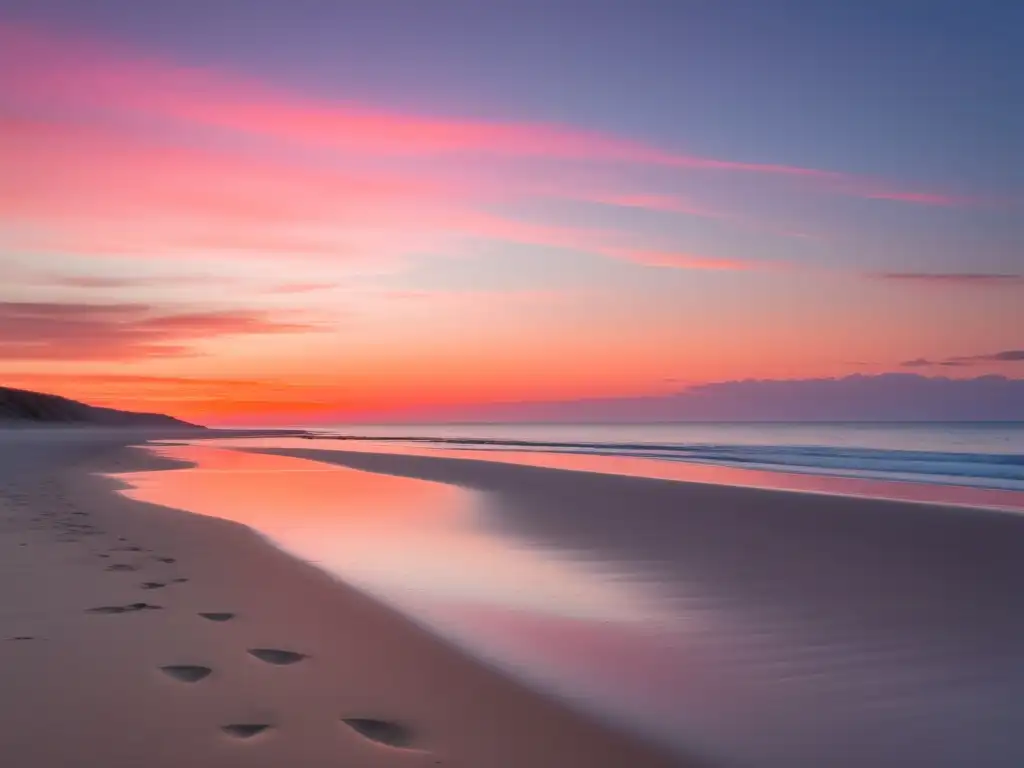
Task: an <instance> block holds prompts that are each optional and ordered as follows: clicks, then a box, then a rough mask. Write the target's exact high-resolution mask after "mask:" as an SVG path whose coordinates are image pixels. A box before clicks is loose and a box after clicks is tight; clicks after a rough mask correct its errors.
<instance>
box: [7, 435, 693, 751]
mask: <svg viewBox="0 0 1024 768" xmlns="http://www.w3.org/2000/svg"><path fill="white" fill-rule="evenodd" d="M49 434H51V435H52V434H54V433H52V432H50V433H49ZM24 435H25V432H22V431H19V434H18V436H17V438H14V439H11V436H10V435H7V436H4V440H3V445H4V448H5V449H6V450H5V453H7V454H11V455H13V456H15V457H17V456H18V455H20V456H21V460H20V464H19V465H18V466H17V467H14V465H10V466H9V467H8V468H7V469H8V471H6V472H4V473H2V474H0V482H2V483H3V489H4V490H5V494H4V496H5V497H6V498H5V501H4V502H3V504H2V507H0V509H2V517H0V526H2V527H0V530H2V532H3V533H2V535H0V561H2V563H3V565H2V569H3V571H2V572H3V579H2V584H3V585H2V586H0V595H2V598H3V599H2V600H0V605H3V606H4V608H3V612H2V614H0V663H2V665H3V667H4V668H5V671H6V672H7V674H6V675H5V683H6V685H5V688H4V689H3V690H2V691H0V712H2V713H3V714H4V716H5V729H4V733H3V735H2V736H0V754H4V755H5V756H11V757H12V758H13V762H14V763H16V764H19V765H22V764H23V765H32V766H33V768H48V767H49V766H64V765H70V764H75V763H76V761H80V760H81V759H82V756H83V755H88V760H89V762H90V763H95V764H97V765H99V764H103V765H109V766H124V767H125V768H128V766H136V765H139V764H145V765H147V766H151V767H152V768H165V767H166V768H180V766H182V765H190V766H197V767H198V768H202V767H204V766H210V768H214V767H216V766H233V765H239V766H241V765H246V766H264V765H266V766H267V767H268V768H270V766H280V765H290V764H302V765H308V766H318V765H323V766H325V767H326V766H328V765H329V766H334V765H338V764H341V763H348V764H353V765H360V766H364V765H365V766H385V767H387V766H421V765H451V766H461V767H463V768H470V767H471V766H487V767H488V768H490V766H507V767H508V768H519V766H523V765H531V766H552V768H554V767H555V766H580V768H583V767H584V766H607V767H608V768H616V767H617V766H625V765H636V766H651V767H652V768H655V767H660V766H672V765H674V766H690V765H693V766H696V765H697V762H695V761H686V760H684V759H682V758H677V757H674V756H669V755H666V754H664V753H662V752H661V751H659V750H658V749H657V748H655V747H653V746H651V745H648V744H644V743H641V742H639V741H638V740H635V739H633V738H632V737H630V736H627V735H625V734H623V733H619V732H616V731H613V730H611V729H609V728H607V727H604V726H602V725H600V724H598V723H595V722H592V721H590V720H589V719H587V718H585V717H584V716H582V715H579V714H577V713H576V712H575V711H572V710H570V709H568V708H566V707H563V706H562V705H561V704H559V703H558V702H555V701H553V700H551V699H548V698H547V697H544V696H542V695H541V694H537V693H535V692H533V691H532V690H529V689H527V688H525V687H523V686H521V685H520V684H518V683H517V682H515V681H514V680H512V679H510V678H508V677H505V676H503V675H501V674H500V673H498V672H496V671H494V670H493V669H491V668H489V667H487V666H485V665H483V664H478V663H477V662H476V661H474V660H472V659H471V658H469V657H468V656H466V655H464V654H463V653H462V652H461V651H458V650H456V649H455V648H453V647H451V646H450V645H449V644H447V643H445V642H444V641H442V640H440V639H439V638H437V637H435V636H434V635H432V634H431V633H429V632H428V631H426V630H424V629H421V628H420V627H419V626H417V625H416V624H414V623H413V622H411V621H409V620H407V619H405V618H404V617H402V616H401V615H399V614H397V613H396V612H394V611H392V610H391V609H390V608H388V607H386V606H384V605H381V604H379V603H378V602H376V601H375V600H373V599H372V598H370V597H367V596H366V595H364V594H363V593H361V592H359V591H357V590H355V589H353V588H350V587H347V586H346V585H344V584H343V583H340V582H339V581H338V580H337V579H335V578H334V577H332V576H330V575H328V574H326V573H324V572H322V571H320V570H319V569H317V568H316V567H314V566H312V565H309V564H307V563H304V562H302V561H300V560H298V559H296V558H294V557H292V556H291V555H288V554H286V553H284V552H283V551H281V550H279V549H277V548H275V547H274V546H273V545H271V544H270V543H269V542H267V541H265V540H264V539H263V538H262V537H261V536H260V535H259V534H258V533H256V532H254V531H252V530H251V529H248V528H246V527H245V526H242V525H239V524H237V523H232V522H228V521H225V520H219V519H216V518H210V517H205V516H202V515H197V514H194V513H191V512H186V511H181V510H177V509H171V508H166V507H159V506H155V505H151V504H146V503H143V502H138V501H133V500H131V499H128V498H126V497H124V496H122V495H121V494H117V493H115V490H116V488H117V487H118V486H119V485H121V483H120V482H119V481H117V480H116V479H114V478H110V477H102V476H100V475H98V474H97V473H103V474H109V473H117V472H130V471H145V470H150V469H158V468H168V464H167V462H165V461H161V460H151V459H148V458H146V455H147V454H148V452H147V451H144V450H142V449H140V448H131V447H129V444H131V443H137V442H138V441H139V439H140V437H139V435H136V434H132V435H126V434H123V433H122V434H113V435H111V434H104V435H102V436H92V437H90V436H89V435H88V434H86V433H84V432H81V433H77V434H76V439H74V440H71V441H67V440H60V439H58V440H54V439H43V440H36V441H30V442H33V443H37V444H38V445H37V446H36V447H37V448H39V449H40V450H39V451H34V450H31V449H29V450H25V445H24V441H23V439H22V438H23V437H24ZM164 436H166V437H169V438H170V439H178V438H180V436H178V435H173V436H171V435H164ZM212 436H213V435H203V436H193V437H194V438H195V437H198V438H199V439H200V440H203V439H204V438H207V437H212ZM217 436H218V437H220V436H225V435H223V433H221V434H219V435H217ZM150 437H153V438H159V437H161V435H155V434H154V435H150ZM19 443H21V444H22V445H21V446H20V447H19ZM57 444H59V450H55V445H57ZM62 454H63V455H62ZM12 467H13V471H12ZM132 548H138V551H135V550H133V549H132ZM165 561H167V562H165ZM112 566H125V569H124V570H122V569H120V568H117V569H113V568H112ZM128 569H131V570H128ZM179 580H184V581H179ZM147 584H149V585H154V584H159V587H152V588H149V589H147V588H146V587H145V585H147ZM139 603H143V604H146V605H153V606H156V605H159V606H160V607H159V608H152V609H148V608H147V609H139V610H125V611H123V612H120V613H117V612H103V611H104V610H106V609H122V608H126V607H127V606H132V605H137V604H139ZM97 609H100V610H97ZM200 613H211V614H221V613H230V614H233V616H232V617H231V618H230V620H227V621H215V620H208V619H206V618H203V617H201V616H200V615H199V614H200ZM354 628H356V629H357V631H353V630H354ZM15 638H27V639H15ZM29 638H30V639H29ZM260 648H266V649H271V650H278V651H286V652H288V653H296V654H301V658H300V659H299V660H297V661H296V663H294V664H287V665H286V666H282V667H278V666H276V665H275V663H274V662H269V663H268V662H266V661H262V660H260V659H259V658H257V657H254V656H253V655H252V654H250V653H247V649H250V650H251V649H257V650H258V649H260ZM285 655H286V656H287V653H286V654H285ZM162 667H172V668H178V667H188V668H192V667H200V668H203V669H207V670H210V672H208V673H207V677H206V678H204V679H200V680H197V681H195V682H189V681H184V680H183V679H180V678H172V677H170V675H171V673H170V672H166V670H165V671H164V672H161V668H162ZM343 718H347V719H348V720H350V721H351V722H352V723H355V724H356V726H358V727H360V728H363V729H364V731H365V733H366V734H369V735H370V736H371V738H367V736H366V735H364V733H361V732H359V731H357V730H355V729H354V728H355V727H356V726H353V727H349V726H347V725H346V724H345V723H344V722H343V721H342V719H343ZM378 721H379V722H378ZM368 723H369V725H367V724H368ZM380 723H384V725H380ZM388 724H390V726H389V725H388ZM245 725H266V726H269V727H268V728H266V730H264V731H263V732H260V733H257V734H255V735H252V736H251V738H240V734H241V731H239V732H237V733H235V732H232V733H228V732H226V731H224V730H222V729H224V728H225V727H229V726H245ZM389 727H390V730H389ZM47 731H49V732H52V733H55V734H59V735H60V738H58V739H53V738H47V737H46V736H45V735H44V734H45V733H46V732H47ZM375 739H383V740H385V741H387V740H391V741H398V742H401V743H403V744H406V745H407V747H408V748H395V747H393V746H387V745H385V744H382V743H380V742H379V741H377V740H375Z"/></svg>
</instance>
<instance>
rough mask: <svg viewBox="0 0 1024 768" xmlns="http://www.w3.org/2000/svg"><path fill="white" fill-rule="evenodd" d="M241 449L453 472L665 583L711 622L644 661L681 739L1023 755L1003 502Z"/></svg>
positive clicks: (744, 755) (1005, 767) (837, 759)
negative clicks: (667, 653) (664, 654)
mask: <svg viewBox="0 0 1024 768" xmlns="http://www.w3.org/2000/svg"><path fill="white" fill-rule="evenodd" d="M239 450H246V451H251V452H253V453H270V454H278V455H282V456H289V457H296V458H303V459H309V460H313V461H316V462H323V463H328V464H336V465H341V466H344V467H348V468H351V469H356V470H361V471H367V472H371V473H380V474H391V475H396V476H400V477H406V478H415V479H419V480H425V481H429V482H434V483H443V484H449V485H455V486H460V487H462V488H465V489H468V490H471V491H475V492H479V493H482V494H483V495H484V497H485V498H486V499H487V501H486V504H485V507H484V510H485V519H486V523H485V524H486V525H487V526H492V527H496V528H497V529H500V530H502V531H506V532H508V533H509V534H511V535H512V536H522V537H525V538H526V539H527V540H529V541H532V542H534V543H535V544H536V545H537V546H540V547H542V548H543V547H551V548H553V549H555V550H558V549H560V548H568V551H569V552H570V553H573V554H570V556H572V557H580V558H583V559H584V560H593V561H595V562H608V563H615V562H631V563H637V564H640V565H641V567H642V568H643V571H642V572H643V573H646V575H647V577H650V578H652V579H653V580H655V581H657V582H659V583H662V584H665V585H668V584H675V585H678V586H679V588H680V590H681V591H680V592H677V593H675V599H681V600H683V603H680V604H681V605H685V604H687V602H688V601H689V600H690V598H696V601H697V602H696V611H695V612H693V613H690V612H688V611H687V610H685V609H684V610H683V612H682V613H681V614H680V616H679V618H680V619H682V620H683V624H684V625H685V624H687V623H689V622H690V621H691V620H692V621H695V622H696V623H697V625H703V626H720V627H724V628H725V629H724V631H722V632H718V631H714V632H712V633H711V634H709V635H707V636H706V638H705V639H704V640H700V639H699V637H698V636H696V635H693V636H689V637H688V638H687V639H686V640H685V641H684V644H683V645H682V646H680V649H679V650H680V655H678V656H677V658H676V659H675V660H674V661H669V663H668V666H664V667H662V671H660V672H656V673H655V677H651V678H649V680H650V681H652V682H653V681H654V680H656V679H657V680H659V681H662V682H661V684H662V685H666V684H667V687H668V690H669V691H671V692H673V694H672V697H671V701H672V707H673V708H674V709H676V710H678V711H679V712H680V713H683V712H685V713H686V718H687V722H685V729H686V730H685V731H681V732H679V731H677V733H678V734H679V735H683V734H684V733H685V734H688V735H689V738H684V739H683V741H682V742H680V741H679V740H676V741H675V744H676V746H680V745H690V746H692V745H693V744H694V743H696V742H695V739H696V740H697V741H699V743H700V747H701V749H702V751H703V753H704V754H706V755H713V756H714V759H715V760H722V761H723V764H726V765H731V764H738V765H744V764H752V765H764V766H771V768H775V766H779V767H780V768H785V767H786V766H791V765H805V764H806V765H830V766H835V768H847V766H849V767H850V768H859V766H863V765H877V766H880V768H881V766H886V767H888V766H893V767H894V768H895V767H896V766H906V765H929V766H932V768H940V767H941V768H958V766H961V765H965V764H969V763H971V762H977V763H979V764H985V765H987V766H992V767H993V768H997V767H998V768H1015V767H1016V766H1018V765H1020V764H1021V762H1022V761H1024V745H1022V744H1021V743H1020V741H1019V739H1017V737H1016V733H1017V724H1016V723H1015V721H1014V718H1013V715H1012V713H1010V712H1009V711H1008V710H1007V708H1006V707H1005V706H1004V705H1003V702H1006V701H1010V700H1015V699H1016V698H1019V696H1020V695H1022V692H1024V668H1022V667H1021V665H1020V663H1019V662H1020V659H1021V654H1020V648H1021V646H1022V644H1024V618H1022V617H1021V616H1020V614H1019V612H1018V611H1016V610H1015V606H1016V605H1018V604H1019V595H1020V594H1021V592H1022V591H1024V516H1021V515H1020V514H1019V513H1017V512H1013V511H1005V510H999V509H986V508H967V507H963V506H955V505H943V504H935V503H925V502H921V501H902V500H886V499H875V498H861V497H855V496H843V495H833V494H819V493H809V492H808V493H804V492H793V491H790V490H781V489H772V488H757V487H742V486H730V485H715V484H709V483H697V482H680V481H676V480H662V479H652V478H648V477H634V476H627V475H611V474H601V473H598V472H593V471H575V470H566V469H563V468H558V469H554V468H548V467H539V466H528V465H518V464H513V463H510V462H498V461H488V460H486V459H485V458H454V457H451V456H445V457H434V456H424V455H409V454H386V453H369V452H363V451H352V452H346V451H337V450H327V451H323V450H315V449H309V450H307V449H302V448H291V447H289V448H287V449H285V448H282V449H259V448H245V449H242V448H239ZM638 573H640V572H639V571H638ZM709 622H710V624H709ZM620 661H624V660H620ZM648 672H649V673H650V672H651V671H650V670H649V671H648ZM620 714H624V713H620ZM652 714H653V712H648V713H647V718H648V720H647V722H648V723H649V722H650V717H651V715H652ZM671 722H672V721H671V720H666V721H664V722H663V723H662V728H665V727H668V729H669V730H667V731H665V730H663V731H662V736H671V735H672V727H673V726H672V725H671ZM682 724H683V721H679V725H682ZM741 724H749V725H741ZM755 724H756V725H755ZM632 725H633V726H634V727H635V728H636V729H637V730H643V731H644V732H647V729H646V726H645V724H644V723H642V722H637V721H634V722H633V723H632ZM676 727H678V725H677V726H676ZM668 743H671V742H668Z"/></svg>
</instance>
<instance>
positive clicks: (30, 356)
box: [0, 302, 320, 362]
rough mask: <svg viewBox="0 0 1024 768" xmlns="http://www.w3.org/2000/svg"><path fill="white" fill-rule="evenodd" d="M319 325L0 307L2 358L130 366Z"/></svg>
mask: <svg viewBox="0 0 1024 768" xmlns="http://www.w3.org/2000/svg"><path fill="white" fill-rule="evenodd" d="M317 330H320V326H319V325H317V324H315V323H311V322H304V321H286V320H281V319H274V318H270V317H269V316H267V315H266V314H265V313H262V312H253V311H240V310H224V311H205V312H184V311H175V310H173V309H169V308H161V307H154V306H150V305H146V304H139V303H122V304H89V303H77V304H60V303H46V302H0V358H3V359H5V360H78V361H82V360H110V361H120V362H125V361H132V360H144V359H148V358H159V357H181V356H188V355H196V354H200V351H199V349H198V348H197V346H196V345H197V344H198V343H199V342H201V341H204V340H208V339H217V338H222V337H227V336H246V335H265V334H287V333H308V332H313V331H317Z"/></svg>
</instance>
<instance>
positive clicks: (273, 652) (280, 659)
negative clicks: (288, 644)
mask: <svg viewBox="0 0 1024 768" xmlns="http://www.w3.org/2000/svg"><path fill="white" fill-rule="evenodd" d="M249 654H250V655H251V656H255V657H256V658H257V659H259V660H260V661H265V662H267V664H276V665H278V666H283V665H285V664H295V663H296V662H299V661H302V660H303V659H305V658H307V657H306V654H304V653H296V652H295V651H282V650H278V649H277V648H250V649H249Z"/></svg>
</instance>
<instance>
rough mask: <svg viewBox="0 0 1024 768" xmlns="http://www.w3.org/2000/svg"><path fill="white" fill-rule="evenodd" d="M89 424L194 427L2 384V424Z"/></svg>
mask: <svg viewBox="0 0 1024 768" xmlns="http://www.w3.org/2000/svg"><path fill="white" fill-rule="evenodd" d="M29 424H88V425H96V426H105V427H194V428H197V429H203V427H200V426H199V425H198V424H189V423H188V422H187V421H181V420H180V419H175V418H173V417H171V416H165V415H164V414H162V413H135V412H132V411H118V410H115V409H114V408H100V407H98V406H95V405H86V404H85V403H80V402H78V401H76V400H69V399H68V398H66V397H60V396H58V395H47V394H43V393H42V392H29V391H28V390H24V389H11V388H10V387H0V426H24V425H29Z"/></svg>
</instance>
